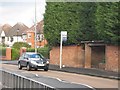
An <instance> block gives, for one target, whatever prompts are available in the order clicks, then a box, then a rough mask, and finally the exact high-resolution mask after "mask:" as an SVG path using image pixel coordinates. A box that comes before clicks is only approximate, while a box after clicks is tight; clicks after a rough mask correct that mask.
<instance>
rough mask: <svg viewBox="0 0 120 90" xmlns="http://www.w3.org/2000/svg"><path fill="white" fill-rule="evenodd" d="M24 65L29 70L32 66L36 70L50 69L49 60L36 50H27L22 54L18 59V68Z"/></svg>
mask: <svg viewBox="0 0 120 90" xmlns="http://www.w3.org/2000/svg"><path fill="white" fill-rule="evenodd" d="M22 67H26V68H27V70H28V71H29V70H31V69H32V68H34V69H35V70H37V69H44V71H48V69H49V61H48V59H46V58H44V57H43V56H42V55H41V54H38V53H35V52H25V53H23V54H22V55H21V56H20V58H19V61H18V68H19V69H22Z"/></svg>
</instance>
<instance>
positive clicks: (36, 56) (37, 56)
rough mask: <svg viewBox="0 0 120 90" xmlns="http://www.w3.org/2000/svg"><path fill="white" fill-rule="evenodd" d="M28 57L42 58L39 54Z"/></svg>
mask: <svg viewBox="0 0 120 90" xmlns="http://www.w3.org/2000/svg"><path fill="white" fill-rule="evenodd" d="M29 57H30V58H42V59H43V58H44V57H43V56H42V55H40V54H31V55H29Z"/></svg>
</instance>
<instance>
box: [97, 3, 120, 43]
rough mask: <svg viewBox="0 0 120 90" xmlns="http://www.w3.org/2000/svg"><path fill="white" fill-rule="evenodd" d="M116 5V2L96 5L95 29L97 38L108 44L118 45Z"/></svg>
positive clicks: (119, 37)
mask: <svg viewBox="0 0 120 90" xmlns="http://www.w3.org/2000/svg"><path fill="white" fill-rule="evenodd" d="M118 4H119V3H118V2H114V3H113V2H109V3H97V11H96V29H97V32H98V34H99V38H100V39H102V40H104V41H105V42H106V43H109V44H118V42H119V41H118V40H119V39H120V36H119V34H120V33H119V29H120V27H119V25H120V23H119V20H118V17H119V14H118V12H120V11H118V10H119V8H118Z"/></svg>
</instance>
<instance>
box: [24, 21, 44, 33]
mask: <svg viewBox="0 0 120 90" xmlns="http://www.w3.org/2000/svg"><path fill="white" fill-rule="evenodd" d="M43 25H44V21H43V20H42V21H40V22H38V23H37V26H36V29H37V33H39V34H41V33H42V34H43ZM34 31H35V27H34V25H33V26H32V27H31V28H29V29H27V30H26V31H24V33H25V34H26V32H34Z"/></svg>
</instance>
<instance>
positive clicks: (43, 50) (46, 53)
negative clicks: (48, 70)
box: [37, 47, 50, 58]
mask: <svg viewBox="0 0 120 90" xmlns="http://www.w3.org/2000/svg"><path fill="white" fill-rule="evenodd" d="M49 51H50V50H49V48H48V47H44V48H38V50H37V52H38V53H40V54H42V55H43V56H44V57H45V58H49Z"/></svg>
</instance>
